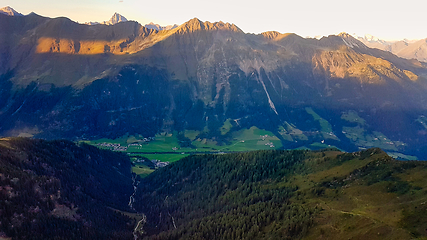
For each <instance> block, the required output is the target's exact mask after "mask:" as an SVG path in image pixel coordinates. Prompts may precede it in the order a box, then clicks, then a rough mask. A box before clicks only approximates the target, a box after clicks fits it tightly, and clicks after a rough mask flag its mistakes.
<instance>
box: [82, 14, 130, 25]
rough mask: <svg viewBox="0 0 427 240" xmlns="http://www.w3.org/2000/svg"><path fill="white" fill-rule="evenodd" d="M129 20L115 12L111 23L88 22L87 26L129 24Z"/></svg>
mask: <svg viewBox="0 0 427 240" xmlns="http://www.w3.org/2000/svg"><path fill="white" fill-rule="evenodd" d="M127 21H128V20H127V19H126V18H125V17H124V16H123V15H120V14H119V13H117V12H115V13H114V14H113V16H112V17H111V18H110V20H109V21H103V22H86V23H85V24H86V25H97V24H104V25H114V24H117V23H119V22H127Z"/></svg>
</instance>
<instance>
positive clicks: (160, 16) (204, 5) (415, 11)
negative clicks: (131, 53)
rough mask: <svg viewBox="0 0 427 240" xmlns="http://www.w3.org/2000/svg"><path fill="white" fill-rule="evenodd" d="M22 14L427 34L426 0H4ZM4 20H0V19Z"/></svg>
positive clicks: (301, 31) (256, 29)
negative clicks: (117, 14)
mask: <svg viewBox="0 0 427 240" xmlns="http://www.w3.org/2000/svg"><path fill="white" fill-rule="evenodd" d="M5 6H10V7H12V8H14V9H15V10H16V11H18V12H20V13H22V14H28V13H30V12H35V13H37V14H39V15H42V16H46V17H52V18H53V17H68V18H70V19H71V20H73V21H78V22H80V23H84V22H89V21H92V22H94V21H97V22H101V21H107V20H109V19H110V18H111V16H112V15H113V14H114V13H115V12H118V13H120V14H121V15H123V16H124V17H126V18H127V19H128V20H134V21H137V22H139V23H141V24H142V25H144V24H147V23H149V22H154V23H158V24H160V25H163V26H165V25H171V24H178V25H179V24H182V23H184V22H186V21H188V20H190V19H192V18H194V17H197V18H199V19H200V20H202V21H210V22H217V21H223V22H229V23H234V24H236V25H237V26H238V27H239V28H240V29H242V30H243V31H244V32H247V33H261V32H265V31H271V30H275V31H278V32H281V33H288V32H292V33H296V34H298V35H300V36H302V37H307V36H310V37H314V36H319V35H320V36H327V35H331V34H338V33H340V32H347V33H350V34H357V35H360V36H363V35H365V34H371V35H373V36H376V37H378V38H380V39H386V40H401V39H403V38H407V39H423V38H427V30H425V29H426V27H425V26H426V23H427V17H426V9H427V1H422V0H406V1H405V2H400V3H398V4H397V3H396V2H394V1H384V0H357V1H353V2H350V1H342V0H323V1H319V0H317V1H315V0H298V1H296V0H293V1H288V0H282V1H278V0H264V1H256V2H254V1H242V0H237V1H236V0H234V1H233V0H216V1H209V2H208V1H196V0H181V1H172V0H156V1H153V0H152V1H142V0H86V1H85V0H73V1H69V0H66V1H65V0H56V1H53V0H37V1H35V0H0V8H1V7H5ZM0 24H1V23H0Z"/></svg>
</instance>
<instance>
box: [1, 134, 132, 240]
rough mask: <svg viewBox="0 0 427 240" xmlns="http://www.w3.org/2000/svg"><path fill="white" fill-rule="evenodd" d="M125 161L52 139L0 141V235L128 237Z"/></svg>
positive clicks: (128, 177)
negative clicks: (122, 212)
mask: <svg viewBox="0 0 427 240" xmlns="http://www.w3.org/2000/svg"><path fill="white" fill-rule="evenodd" d="M130 168H131V166H130V161H129V158H128V157H127V156H125V155H123V154H118V153H114V152H111V151H106V150H100V149H97V148H95V147H92V146H89V145H86V144H81V145H77V144H75V143H72V142H69V141H65V140H56V141H43V140H30V139H25V138H3V139H0V203H1V204H0V212H1V214H0V218H1V224H0V236H1V237H6V238H7V237H12V239H130V238H131V237H132V228H133V227H132V219H130V218H129V217H127V216H124V215H122V214H120V213H119V212H118V211H116V210H114V209H120V210H128V205H127V204H128V202H129V197H130V195H131V194H132V193H133V187H132V183H133V180H132V174H131V169H130Z"/></svg>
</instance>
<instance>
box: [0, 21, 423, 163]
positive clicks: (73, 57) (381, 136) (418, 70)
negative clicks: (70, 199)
mask: <svg viewBox="0 0 427 240" xmlns="http://www.w3.org/2000/svg"><path fill="white" fill-rule="evenodd" d="M0 22H1V24H0V134H1V135H3V136H17V135H21V136H35V137H42V138H48V139H54V138H67V139H72V140H78V139H97V138H117V137H120V136H123V135H125V134H131V135H132V134H135V135H136V134H140V135H142V136H144V137H148V136H154V135H155V134H157V133H162V132H179V133H185V132H188V131H193V132H195V133H196V136H197V137H196V138H199V139H209V140H211V141H214V142H216V144H218V145H226V144H228V143H230V141H231V140H232V139H233V137H234V135H233V134H235V133H236V132H237V131H239V130H241V129H248V128H250V127H252V126H256V127H258V128H260V129H266V130H268V131H271V132H272V133H273V134H274V135H275V136H276V137H277V138H278V139H280V141H281V142H282V145H283V147H284V148H298V147H310V146H315V145H316V144H320V143H322V144H323V145H321V146H328V145H331V146H336V147H339V148H341V149H344V150H347V151H353V150H358V149H363V148H367V147H381V148H382V149H385V150H386V151H388V152H390V153H393V154H396V155H398V156H405V155H408V156H409V155H411V156H416V157H418V158H427V148H426V146H427V139H426V134H427V125H426V120H427V118H426V117H425V116H426V114H427V94H426V93H427V82H426V81H427V64H426V63H424V62H421V61H418V60H415V59H411V60H408V59H405V58H401V57H398V56H396V55H394V54H393V53H391V52H388V51H383V50H380V49H375V48H369V47H368V46H366V45H365V44H364V43H363V42H361V41H359V40H357V39H355V38H354V37H352V36H351V35H349V34H346V33H342V34H339V35H331V36H328V37H323V38H321V39H319V40H317V39H311V38H302V37H300V36H298V35H296V34H292V33H285V34H283V33H279V32H274V31H272V32H265V33H262V34H247V33H244V32H243V31H242V30H241V29H240V28H239V27H238V26H236V25H234V24H230V23H223V22H215V23H211V22H203V21H200V20H199V19H197V18H194V19H191V20H189V21H188V22H186V23H184V24H182V25H180V26H178V27H176V28H173V29H170V30H161V31H159V30H157V29H150V28H147V27H144V26H142V25H140V24H139V23H137V22H134V21H126V22H118V23H116V24H114V25H103V24H98V25H92V26H90V25H84V24H78V23H76V22H73V21H71V20H69V19H67V18H63V17H61V18H54V19H52V18H47V17H42V16H39V15H37V14H30V15H27V16H7V15H4V14H0ZM225 125H228V126H229V131H222V130H221V129H222V128H223V126H225Z"/></svg>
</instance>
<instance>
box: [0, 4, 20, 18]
mask: <svg viewBox="0 0 427 240" xmlns="http://www.w3.org/2000/svg"><path fill="white" fill-rule="evenodd" d="M0 13H2V14H6V15H9V16H24V15H22V14H21V13H19V12H17V11H15V9H13V8H11V7H9V6H6V7H3V8H0Z"/></svg>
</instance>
